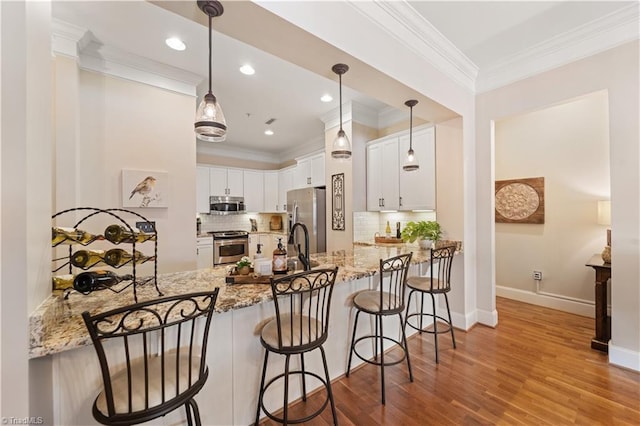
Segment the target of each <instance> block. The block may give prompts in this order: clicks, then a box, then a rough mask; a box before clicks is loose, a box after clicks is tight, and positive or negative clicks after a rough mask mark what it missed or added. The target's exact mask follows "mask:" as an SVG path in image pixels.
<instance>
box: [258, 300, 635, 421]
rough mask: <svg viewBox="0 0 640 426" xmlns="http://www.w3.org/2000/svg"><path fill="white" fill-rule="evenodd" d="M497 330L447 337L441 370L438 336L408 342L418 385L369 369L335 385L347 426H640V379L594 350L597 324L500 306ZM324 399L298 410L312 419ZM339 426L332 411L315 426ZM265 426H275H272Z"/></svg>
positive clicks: (400, 369)
mask: <svg viewBox="0 0 640 426" xmlns="http://www.w3.org/2000/svg"><path fill="white" fill-rule="evenodd" d="M497 308H498V313H499V324H498V327H496V328H495V329H492V328H489V327H484V326H476V327H474V328H473V329H471V330H470V331H468V332H463V331H460V330H456V331H455V335H456V343H457V349H455V350H454V349H453V347H452V345H451V338H450V336H448V335H445V334H443V335H441V336H440V338H439V340H438V343H439V346H440V363H439V364H437V365H436V363H435V361H434V353H433V350H434V347H433V340H432V336H430V335H426V334H422V335H415V336H413V337H412V338H410V339H409V351H410V355H411V364H412V368H413V376H414V382H413V383H411V382H409V377H408V374H407V369H406V364H404V363H403V364H398V365H396V366H393V367H389V368H387V369H386V370H385V373H386V374H385V377H386V396H387V403H386V405H384V406H383V405H381V404H380V372H379V369H378V368H376V367H374V366H371V365H365V366H363V367H362V368H359V369H357V370H355V371H353V372H352V374H351V375H350V377H349V378H346V377H343V378H341V379H340V380H337V381H335V382H333V384H332V388H333V393H334V396H335V400H336V406H337V410H338V421H339V423H340V424H341V425H430V424H440V425H442V424H465V425H476V424H481V425H488V424H509V425H510V424H532V425H545V424H548V425H565V424H589V425H593V424H604V425H610V424H629V425H639V424H640V373H638V372H634V371H629V370H624V369H622V368H618V367H614V366H610V365H609V364H608V363H607V355H606V354H604V353H601V352H598V351H595V350H593V349H591V347H590V342H591V338H592V337H593V333H594V331H593V330H594V329H593V321H594V320H593V319H591V318H586V317H581V316H577V315H573V314H568V313H565V312H561V311H556V310H553V309H547V308H542V307H539V306H534V305H529V304H525V303H521V302H517V301H513V300H509V299H504V298H498V301H497ZM324 397H325V393H324V392H319V393H317V394H315V395H313V396H312V397H310V398H308V400H307V402H306V403H305V404H306V406H305V404H302V403H297V404H295V405H294V406H293V407H292V415H299V413H300V410H303V412H310V411H308V410H309V409H313V408H317V407H319V405H320V404H321V403H322V401H323V400H324ZM331 423H332V417H331V411H330V409H329V407H327V408H326V409H325V410H324V412H323V414H322V415H321V416H319V417H316V418H315V419H313V420H312V421H311V422H309V424H314V425H326V424H331ZM262 424H265V425H271V424H276V423H273V422H271V421H269V422H264V423H262Z"/></svg>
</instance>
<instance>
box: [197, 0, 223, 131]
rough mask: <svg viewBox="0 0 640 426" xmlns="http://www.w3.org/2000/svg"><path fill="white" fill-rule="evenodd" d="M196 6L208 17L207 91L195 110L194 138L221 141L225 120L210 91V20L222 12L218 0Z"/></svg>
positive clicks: (201, 2) (200, 2)
mask: <svg viewBox="0 0 640 426" xmlns="http://www.w3.org/2000/svg"><path fill="white" fill-rule="evenodd" d="M198 7H199V8H200V10H202V11H203V12H204V13H205V14H206V15H207V16H208V17H209V92H207V94H206V95H204V98H203V99H202V102H200V105H199V106H198V110H197V111H196V120H195V125H194V127H195V131H196V138H198V139H199V140H201V141H205V142H223V141H224V140H225V139H226V138H227V122H226V121H225V119H224V114H223V113H222V108H221V107H220V104H219V103H218V101H217V99H216V97H215V95H214V94H213V92H212V91H211V51H212V49H211V39H212V38H213V34H212V30H211V20H212V18H213V17H216V16H220V15H222V13H223V12H224V9H223V7H222V4H221V3H220V2H219V1H198Z"/></svg>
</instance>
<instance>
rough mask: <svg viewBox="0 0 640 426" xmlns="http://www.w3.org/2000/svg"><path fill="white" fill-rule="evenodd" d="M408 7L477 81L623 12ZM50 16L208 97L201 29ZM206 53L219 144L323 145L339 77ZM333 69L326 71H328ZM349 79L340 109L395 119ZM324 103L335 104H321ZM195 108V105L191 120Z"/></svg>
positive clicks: (242, 51)
mask: <svg viewBox="0 0 640 426" xmlns="http://www.w3.org/2000/svg"><path fill="white" fill-rule="evenodd" d="M194 3H195V2H194ZM408 3H409V5H410V6H411V7H413V9H414V10H415V11H416V12H417V13H419V14H421V15H422V16H423V17H424V18H425V19H426V20H428V21H429V22H430V23H431V24H432V25H433V26H435V28H437V30H439V31H440V32H441V33H442V34H443V35H444V36H445V37H446V38H448V39H449V40H450V41H451V42H453V43H454V44H455V46H456V47H457V48H458V49H459V50H460V51H462V52H463V53H464V54H465V55H466V56H467V57H468V58H469V59H470V60H471V61H472V62H473V63H475V65H477V66H478V67H479V68H480V73H482V70H483V69H484V68H490V67H492V66H494V64H496V63H499V62H500V61H503V60H505V58H508V57H510V56H513V55H515V54H518V53H519V52H522V51H526V50H528V49H531V48H533V47H535V46H536V45H538V44H540V43H542V42H544V41H547V40H550V39H553V38H554V37H558V36H560V35H562V34H564V33H566V32H569V31H572V30H575V29H576V28H578V27H580V26H582V25H585V24H587V23H589V22H591V21H593V20H595V19H598V18H600V17H602V16H604V15H606V14H608V13H610V12H613V11H615V10H617V9H620V8H622V7H625V6H627V5H629V2H611V1H605V2H576V1H569V2H558V1H555V2H538V1H533V2H524V1H510V2H485V1H482V2H480V1H477V2H476V1H473V2H455V1H443V2H421V1H410V2H408ZM223 5H224V2H223ZM300 6H301V7H304V3H301V4H300ZM52 10H53V17H54V18H55V19H57V20H60V21H63V22H65V23H69V24H73V25H76V26H78V27H80V28H82V29H86V30H88V31H90V33H88V35H87V36H85V37H84V40H83V43H81V46H85V52H86V53H87V54H89V52H90V51H92V50H93V51H94V53H93V54H94V55H96V54H97V55H100V54H101V52H106V51H107V49H112V50H116V51H119V52H122V53H127V54H132V55H134V57H142V58H146V59H148V60H151V61H155V62H156V63H160V64H165V65H168V66H170V67H171V68H173V69H176V70H177V71H180V72H185V75H190V76H191V79H192V80H193V81H200V80H202V81H203V82H204V83H205V85H201V86H200V88H199V90H198V94H199V95H202V94H203V93H204V92H205V91H206V76H207V73H208V63H207V52H208V31H207V28H206V27H203V26H202V25H199V24H197V23H195V22H193V21H192V20H189V19H186V18H184V17H182V16H179V15H176V14H173V13H171V12H169V11H167V10H165V9H163V8H160V7H157V6H155V5H153V4H150V3H147V2H144V1H113V2H103V1H56V0H54V1H53V6H52ZM224 18H225V16H224V15H222V16H221V17H218V18H214V24H213V25H214V29H215V28H216V21H217V20H223V19H224ZM170 36H177V37H180V38H181V39H182V40H183V41H184V42H185V43H186V45H187V50H185V51H183V52H177V51H173V50H171V49H169V48H167V47H166V46H165V44H164V40H165V39H166V38H167V37H170ZM87 42H93V43H92V44H88V45H87ZM280 42H286V40H282V41H280ZM213 50H214V52H213V91H214V93H215V94H216V96H217V98H218V100H219V101H220V103H221V105H222V107H223V111H224V114H225V116H226V119H227V124H228V127H229V134H228V138H227V142H226V143H225V144H227V145H228V146H233V147H238V148H241V149H246V150H251V151H257V152H263V153H265V154H269V155H278V154H281V153H284V152H291V150H292V147H295V146H302V145H305V144H309V142H312V144H313V141H315V142H316V143H320V144H322V143H323V142H322V141H323V135H324V123H323V121H322V120H321V119H320V117H322V116H326V115H327V114H328V113H329V112H330V111H335V110H336V109H337V107H338V83H337V76H335V78H333V79H329V78H326V77H323V76H320V75H317V74H314V73H311V72H309V71H307V70H305V69H303V68H301V67H299V66H297V65H294V64H291V63H289V62H286V61H283V60H281V59H279V58H277V57H275V56H273V55H271V54H268V53H265V52H263V51H261V50H258V49H256V48H254V47H252V46H249V45H247V44H245V43H242V42H240V41H237V40H234V39H232V38H230V37H228V36H226V35H224V34H221V33H218V32H214V39H213ZM245 63H249V64H251V65H252V66H253V67H254V68H255V69H256V74H255V75H253V76H245V75H243V74H241V73H240V72H239V71H238V69H239V67H240V66H241V65H243V64H245ZM332 65H333V64H332V63H331V64H329V63H328V64H327V69H330V68H331V66H332ZM327 75H331V74H330V73H328V74H327ZM349 77H350V75H349V73H347V74H345V75H344V76H343V82H344V86H343V101H345V102H346V101H349V100H354V101H357V102H359V103H361V104H364V105H365V106H367V107H369V108H371V109H373V110H375V111H378V112H380V113H381V117H382V116H390V115H393V114H391V110H392V108H390V107H388V106H387V105H385V104H383V103H381V102H379V101H376V100H374V99H370V98H368V97H366V96H364V95H362V94H359V93H357V92H355V91H353V90H351V89H349V87H348V85H349ZM325 93H328V94H331V95H332V96H333V98H334V100H333V101H332V102H330V103H323V102H321V101H320V97H321V96H322V95H323V94H325ZM195 108H196V105H195V101H194V113H195ZM400 113H401V114H402V113H405V111H401V112H400ZM271 118H275V119H276V121H275V122H274V123H273V124H272V125H271V126H270V127H271V128H272V129H273V130H274V132H275V135H273V136H265V135H264V133H263V132H264V130H265V129H266V128H267V127H268V126H267V125H266V124H265V121H267V120H269V119H271ZM319 141H320V142H319Z"/></svg>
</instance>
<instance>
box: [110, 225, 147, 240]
mask: <svg viewBox="0 0 640 426" xmlns="http://www.w3.org/2000/svg"><path fill="white" fill-rule="evenodd" d="M104 237H105V238H106V239H107V240H109V241H111V242H112V243H114V244H120V243H133V242H134V241H135V242H136V243H142V242H144V241H149V240H155V239H156V235H155V234H151V233H149V234H148V233H145V232H140V231H137V230H135V231H133V233H132V232H131V231H129V229H127V228H125V227H124V226H120V225H109V226H107V229H105V230H104Z"/></svg>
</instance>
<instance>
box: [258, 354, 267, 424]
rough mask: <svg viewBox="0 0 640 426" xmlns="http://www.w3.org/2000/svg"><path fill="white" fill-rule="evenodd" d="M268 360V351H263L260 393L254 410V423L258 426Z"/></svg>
mask: <svg viewBox="0 0 640 426" xmlns="http://www.w3.org/2000/svg"><path fill="white" fill-rule="evenodd" d="M268 358H269V351H268V350H266V349H265V351H264V364H263V366H262V378H261V379H260V391H259V392H258V409H257V410H256V422H255V423H254V424H255V425H256V426H258V423H259V422H260V410H261V409H262V392H263V391H264V381H265V377H266V376H267V360H268Z"/></svg>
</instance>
